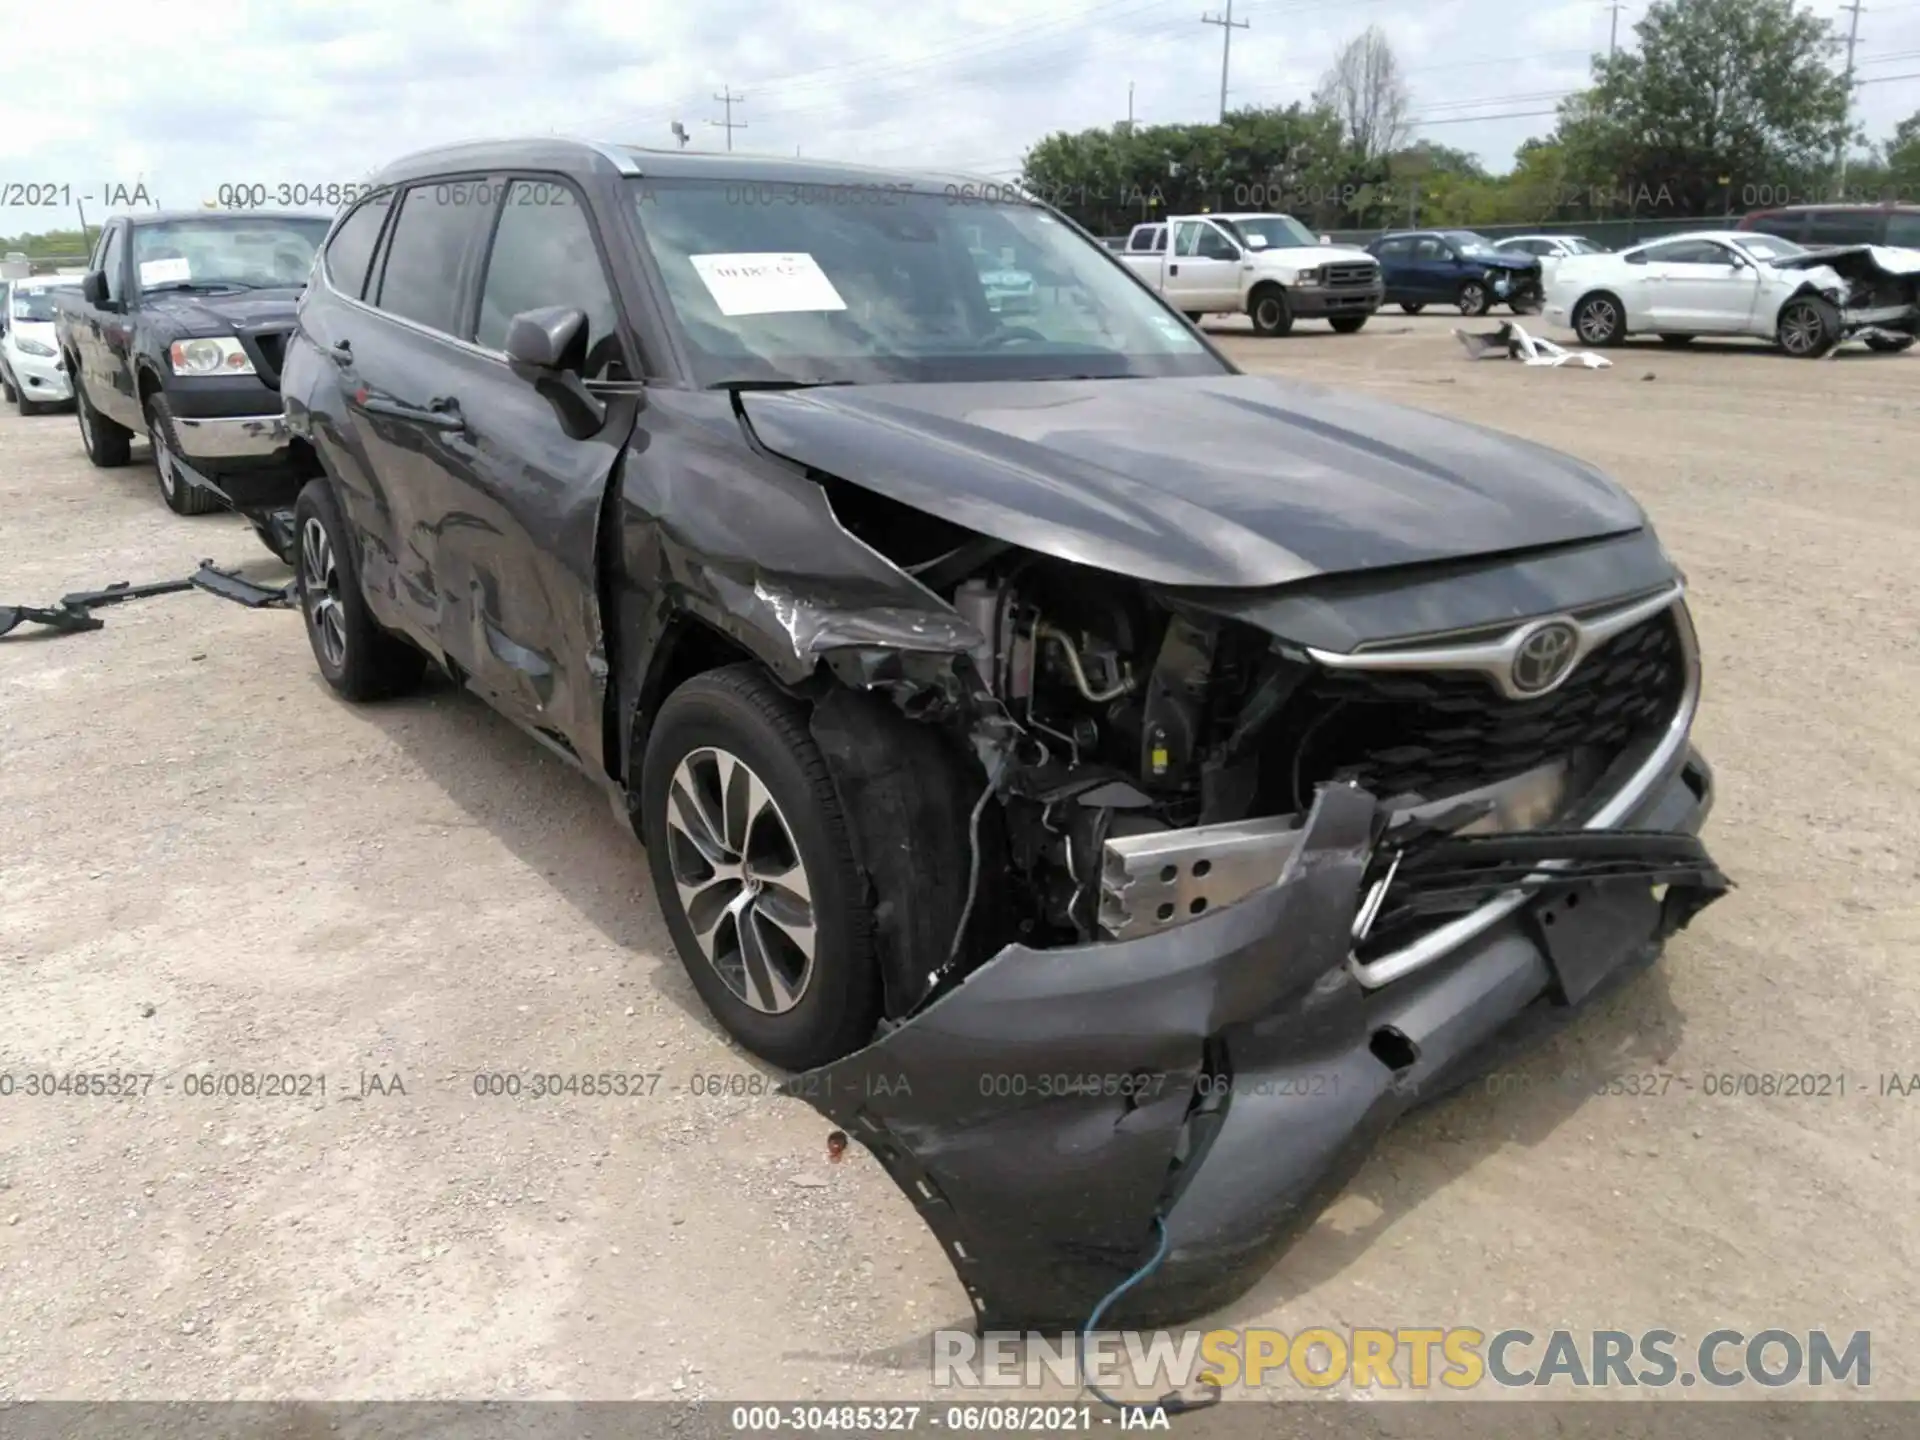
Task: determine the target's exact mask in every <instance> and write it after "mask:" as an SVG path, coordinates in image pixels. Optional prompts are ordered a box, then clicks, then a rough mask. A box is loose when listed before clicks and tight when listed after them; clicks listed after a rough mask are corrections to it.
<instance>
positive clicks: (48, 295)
mask: <svg viewBox="0 0 1920 1440" xmlns="http://www.w3.org/2000/svg"><path fill="white" fill-rule="evenodd" d="M79 288H80V287H79V285H77V284H75V285H49V286H47V287H46V288H45V289H44V290H20V289H16V290H15V291H14V292H13V307H12V314H13V318H14V319H16V320H39V321H42V322H49V321H51V320H52V319H53V297H54V296H55V295H59V294H62V293H72V292H73V291H76V290H78V289H79Z"/></svg>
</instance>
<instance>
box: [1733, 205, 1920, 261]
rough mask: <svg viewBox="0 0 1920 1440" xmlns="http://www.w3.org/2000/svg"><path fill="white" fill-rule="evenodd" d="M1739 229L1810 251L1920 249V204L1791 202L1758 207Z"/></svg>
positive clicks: (1744, 217) (1742, 221)
mask: <svg viewBox="0 0 1920 1440" xmlns="http://www.w3.org/2000/svg"><path fill="white" fill-rule="evenodd" d="M1735 228H1737V229H1740V230H1758V231H1761V232H1762V233H1763V234H1767V235H1778V236H1779V237H1780V238H1781V239H1783V240H1792V241H1795V242H1796V243H1798V244H1801V245H1804V246H1806V247H1807V248H1808V249H1809V250H1824V249H1827V248H1829V247H1830V246H1835V245H1887V246H1891V247H1893V248H1895V249H1903V250H1920V205H1894V204H1886V205H1787V206H1783V207H1782V208H1780V209H1778V210H1755V211H1754V212H1753V213H1752V214H1750V215H1746V216H1743V217H1742V218H1741V221H1740V223H1739V225H1738V226H1737V227H1735Z"/></svg>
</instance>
